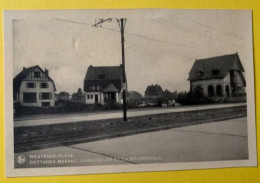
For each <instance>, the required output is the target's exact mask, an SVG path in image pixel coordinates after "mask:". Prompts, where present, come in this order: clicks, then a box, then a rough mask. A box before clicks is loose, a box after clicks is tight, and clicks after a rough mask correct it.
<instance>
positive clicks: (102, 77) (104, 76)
mask: <svg viewBox="0 0 260 183" xmlns="http://www.w3.org/2000/svg"><path fill="white" fill-rule="evenodd" d="M98 79H106V75H104V74H101V75H98Z"/></svg>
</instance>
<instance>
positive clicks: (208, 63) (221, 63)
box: [188, 53, 244, 80]
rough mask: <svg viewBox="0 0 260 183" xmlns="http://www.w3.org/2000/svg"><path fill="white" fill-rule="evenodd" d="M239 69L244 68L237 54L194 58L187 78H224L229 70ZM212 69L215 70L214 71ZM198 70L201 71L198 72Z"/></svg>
mask: <svg viewBox="0 0 260 183" xmlns="http://www.w3.org/2000/svg"><path fill="white" fill-rule="evenodd" d="M231 69H235V70H240V72H244V68H243V66H242V64H241V62H240V59H239V56H238V54H237V53H236V54H231V55H224V56H218V57H212V58H205V59H199V60H196V61H195V63H194V64H193V66H192V68H191V70H190V72H189V78H188V80H205V79H218V78H224V77H225V76H226V75H227V73H228V72H229V71H230V70H231ZM214 70H215V71H217V72H215V73H214ZM198 72H201V73H200V74H198Z"/></svg>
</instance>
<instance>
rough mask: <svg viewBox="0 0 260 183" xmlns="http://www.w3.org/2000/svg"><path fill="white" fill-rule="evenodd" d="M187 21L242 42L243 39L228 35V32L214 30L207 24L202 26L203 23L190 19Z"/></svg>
mask: <svg viewBox="0 0 260 183" xmlns="http://www.w3.org/2000/svg"><path fill="white" fill-rule="evenodd" d="M188 21H190V22H193V23H196V24H199V25H201V26H204V27H207V28H209V29H212V30H214V31H217V32H220V33H222V34H225V35H227V36H229V37H232V38H235V39H239V40H244V39H243V38H241V37H238V36H236V35H233V34H230V33H228V32H225V31H222V30H219V29H216V28H215V27H212V26H210V25H208V24H203V23H201V22H197V21H195V20H191V19H189V20H188Z"/></svg>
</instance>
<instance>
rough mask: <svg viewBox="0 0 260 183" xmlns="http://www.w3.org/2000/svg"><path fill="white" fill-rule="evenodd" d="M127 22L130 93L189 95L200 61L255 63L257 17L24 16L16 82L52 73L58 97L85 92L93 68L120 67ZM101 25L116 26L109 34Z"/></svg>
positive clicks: (16, 39) (178, 13) (16, 35)
mask: <svg viewBox="0 0 260 183" xmlns="http://www.w3.org/2000/svg"><path fill="white" fill-rule="evenodd" d="M121 17H123V18H127V21H126V25H125V63H126V66H125V67H126V75H127V81H128V90H135V91H138V92H140V93H141V94H144V91H145V89H146V87H147V86H148V85H151V84H159V85H161V87H162V88H163V90H165V89H168V90H170V91H175V90H177V91H178V92H180V91H188V90H189V82H188V81H187V78H188V73H189V71H190V69H191V67H192V65H193V63H194V61H195V60H196V59H201V58H208V57H214V56H220V55H225V54H233V53H236V52H237V53H238V54H239V57H240V59H241V62H242V64H243V65H244V67H245V70H247V68H246V67H247V66H246V65H247V64H246V62H249V61H251V60H249V59H250V58H251V56H252V50H250V48H251V46H252V27H251V12H250V11H245V10H244V11H243V10H240V11H239V10H238V11H236V10H156V9H153V10H121V11H120V10H74V11H69V10H67V11H61V10H60V11H58V10H56V11H24V12H19V13H18V15H17V16H16V17H15V18H14V20H13V24H12V28H13V30H12V31H13V63H14V64H13V65H14V72H13V76H14V77H15V76H16V75H17V74H18V73H19V72H21V71H22V68H23V67H31V66H34V65H39V66H40V67H41V68H42V69H45V68H47V69H48V70H49V75H50V77H51V78H52V79H53V80H54V82H55V85H56V89H57V92H60V91H66V92H69V93H73V92H76V91H77V89H78V88H83V81H84V78H85V75H86V71H87V68H88V66H89V65H93V66H113V65H120V64H121V62H122V55H121V37H120V36H121V35H120V32H119V26H118V23H117V21H116V18H121ZM98 18H104V19H106V18H112V22H105V23H103V24H102V27H94V26H92V25H93V24H94V23H95V20H96V21H98Z"/></svg>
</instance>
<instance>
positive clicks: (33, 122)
mask: <svg viewBox="0 0 260 183" xmlns="http://www.w3.org/2000/svg"><path fill="white" fill-rule="evenodd" d="M245 105H246V103H235V104H215V105H201V106H189V107H179V108H155V109H139V110H130V111H128V114H127V115H128V117H134V116H144V115H151V114H163V113H173V112H186V111H197V110H205V109H217V108H227V107H234V106H245ZM122 117H123V114H122V112H121V111H116V112H104V113H102V112H99V113H92V114H79V115H63V116H60V115H59V116H57V115H56V116H46V117H41V118H37V117H34V118H31V119H30V118H28V119H20V120H15V121H14V127H21V126H37V125H47V124H59V123H71V122H81V121H93V120H101V119H113V118H122Z"/></svg>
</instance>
